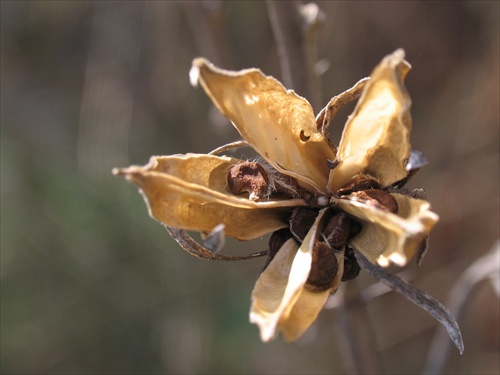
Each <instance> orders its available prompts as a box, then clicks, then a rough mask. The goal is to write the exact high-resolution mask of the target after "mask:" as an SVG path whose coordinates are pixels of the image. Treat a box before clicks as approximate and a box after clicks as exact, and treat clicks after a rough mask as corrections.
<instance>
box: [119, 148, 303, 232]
mask: <svg viewBox="0 0 500 375" xmlns="http://www.w3.org/2000/svg"><path fill="white" fill-rule="evenodd" d="M240 162H242V160H239V159H234V158H229V157H219V156H213V155H198V154H187V155H172V156H162V157H152V158H151V159H150V161H149V163H148V164H147V165H145V166H131V167H129V168H124V169H117V170H114V173H115V174H118V175H123V176H125V178H127V179H128V180H129V181H131V182H133V183H135V184H136V185H138V186H139V188H140V190H141V192H142V194H143V195H144V198H145V201H146V204H147V206H148V209H149V213H150V215H151V216H152V217H154V218H155V219H157V220H158V221H160V222H161V223H163V224H165V225H168V226H171V227H175V228H179V229H186V230H196V231H205V232H209V231H211V230H212V229H213V228H214V227H215V226H217V225H219V224H225V234H226V235H228V236H230V237H235V238H237V239H240V240H249V239H254V238H258V237H260V236H262V235H264V234H266V233H269V232H272V231H275V230H277V229H280V228H283V227H286V226H287V224H288V223H287V216H289V215H290V213H291V210H292V206H293V207H296V206H298V205H300V204H301V200H300V199H292V200H284V201H273V200H266V201H264V202H256V201H253V200H250V199H247V198H242V197H239V196H235V195H233V194H231V192H230V191H229V190H228V187H227V179H226V176H227V172H228V170H229V169H230V168H231V167H232V166H233V165H235V164H237V163H240Z"/></svg>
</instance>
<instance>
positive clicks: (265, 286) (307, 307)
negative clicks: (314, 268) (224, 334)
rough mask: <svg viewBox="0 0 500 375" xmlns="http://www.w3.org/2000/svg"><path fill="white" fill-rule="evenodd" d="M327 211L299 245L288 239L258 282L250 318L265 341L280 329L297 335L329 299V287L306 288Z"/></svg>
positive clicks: (290, 335) (288, 335)
mask: <svg viewBox="0 0 500 375" xmlns="http://www.w3.org/2000/svg"><path fill="white" fill-rule="evenodd" d="M325 212H326V210H323V211H321V212H320V214H319V215H318V217H317V218H316V220H315V223H314V224H313V226H312V227H311V229H310V230H309V232H308V234H307V236H306V237H305V238H304V241H303V242H302V245H301V246H300V247H299V246H298V245H297V243H296V242H295V240H293V239H290V240H288V241H287V242H285V244H284V245H283V246H282V247H281V249H280V250H279V251H278V253H277V254H276V256H275V257H274V259H273V260H272V261H271V262H270V263H269V265H268V266H267V268H266V269H265V270H264V272H262V274H261V275H260V277H259V279H258V280H257V283H256V284H255V288H254V290H253V292H252V307H251V311H250V322H252V323H255V324H257V325H258V327H259V329H260V336H261V339H262V341H270V340H272V339H273V338H274V337H275V335H276V333H277V331H280V332H282V333H283V336H284V337H285V339H286V340H289V341H291V340H295V339H297V338H298V337H300V336H301V335H302V334H303V333H304V332H305V330H306V329H307V328H308V327H309V326H310V325H311V324H312V323H313V322H314V320H315V319H316V317H317V315H318V314H319V312H320V311H321V309H322V308H323V306H324V304H325V303H326V300H327V299H328V295H329V291H325V292H320V293H313V292H310V291H308V290H306V289H305V288H304V286H305V284H306V281H307V278H308V277H309V272H310V270H311V262H312V248H313V245H314V242H315V241H316V239H317V237H318V227H322V219H323V215H324V213H325ZM340 274H342V272H340Z"/></svg>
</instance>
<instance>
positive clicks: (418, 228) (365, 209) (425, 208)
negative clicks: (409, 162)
mask: <svg viewBox="0 0 500 375" xmlns="http://www.w3.org/2000/svg"><path fill="white" fill-rule="evenodd" d="M391 195H392V196H393V197H394V198H395V199H396V201H397V203H398V206H399V208H398V213H397V215H396V214H393V213H390V212H387V211H384V210H381V209H379V208H376V207H374V206H371V205H368V204H366V203H364V202H358V201H355V200H352V199H350V198H351V197H350V196H349V195H348V196H346V197H344V198H342V199H337V200H335V203H337V204H338V205H339V206H340V207H341V208H342V209H343V210H344V211H346V212H348V213H350V214H351V215H353V216H355V217H356V218H358V219H361V220H363V221H364V223H363V229H362V231H361V233H359V234H358V235H357V236H356V237H354V238H353V239H352V240H351V244H352V245H353V246H354V247H355V248H357V249H358V250H359V251H360V252H362V253H363V255H364V256H366V257H367V258H368V260H370V262H373V263H374V262H377V263H378V264H380V265H381V266H384V267H385V266H387V265H389V262H393V263H395V264H397V265H399V266H403V265H405V264H406V263H407V261H408V259H411V258H412V257H413V255H414V254H415V252H417V250H418V249H419V246H420V243H421V242H422V241H423V240H424V239H425V238H426V236H427V235H428V234H429V232H430V231H431V229H432V228H433V227H434V225H435V224H436V223H437V221H438V216H437V215H436V214H435V213H434V212H432V211H430V204H429V202H427V201H424V200H420V199H414V198H410V197H408V196H406V195H402V194H397V193H392V194H391Z"/></svg>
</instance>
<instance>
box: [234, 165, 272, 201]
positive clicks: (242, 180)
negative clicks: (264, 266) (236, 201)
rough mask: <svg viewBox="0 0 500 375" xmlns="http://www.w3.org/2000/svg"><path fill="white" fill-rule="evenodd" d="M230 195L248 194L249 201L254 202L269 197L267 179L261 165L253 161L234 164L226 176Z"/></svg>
mask: <svg viewBox="0 0 500 375" xmlns="http://www.w3.org/2000/svg"><path fill="white" fill-rule="evenodd" d="M227 183H228V187H229V190H230V191H231V193H233V194H235V195H239V194H242V193H248V194H249V199H252V200H256V199H259V198H263V197H266V196H269V193H270V188H269V177H268V175H267V172H266V170H265V169H264V167H263V166H262V165H260V164H259V163H256V162H254V161H245V162H242V163H238V164H235V165H234V166H233V167H232V168H231V169H230V171H229V172H228V174H227Z"/></svg>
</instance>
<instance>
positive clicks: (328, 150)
mask: <svg viewBox="0 0 500 375" xmlns="http://www.w3.org/2000/svg"><path fill="white" fill-rule="evenodd" d="M190 77H191V80H192V83H193V84H197V83H198V82H200V83H201V85H202V86H203V88H204V89H205V91H206V93H207V94H208V95H209V96H210V98H211V99H212V101H213V102H214V104H215V105H216V106H217V108H218V109H219V110H220V111H221V112H222V113H223V114H224V116H226V117H227V118H229V119H230V120H231V122H232V123H233V125H234V126H235V127H236V129H237V130H238V131H239V133H240V134H241V136H242V137H243V138H244V139H245V140H246V141H248V143H249V144H250V145H251V146H252V147H253V148H254V149H255V150H256V151H257V152H258V153H259V154H260V155H261V156H262V157H263V158H264V159H266V161H267V162H268V163H269V164H271V165H272V166H273V167H274V168H276V169H277V170H278V171H280V172H282V173H284V174H287V175H289V176H292V177H295V178H296V179H297V180H298V181H299V183H300V185H301V186H302V187H305V188H307V189H309V190H311V191H318V192H323V193H325V192H326V186H327V181H328V174H329V169H328V166H327V164H326V160H327V159H330V160H332V159H334V158H335V152H334V149H333V147H332V146H330V144H329V142H328V140H327V139H326V138H325V137H324V136H323V135H322V134H320V133H319V132H318V131H317V128H316V121H315V118H314V113H313V109H312V107H311V105H310V104H309V103H308V102H307V100H305V99H304V98H302V97H300V96H298V95H297V94H295V93H294V92H293V91H291V90H286V89H285V88H284V87H283V85H282V84H281V83H280V82H278V81H277V80H276V79H274V78H273V77H270V76H265V75H264V74H262V72H261V71H260V70H258V69H247V70H242V71H240V72H231V71H226V70H222V69H218V68H216V67H215V66H213V65H212V64H211V63H209V62H208V61H207V60H205V59H202V58H198V59H195V60H194V61H193V67H192V69H191V72H190Z"/></svg>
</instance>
